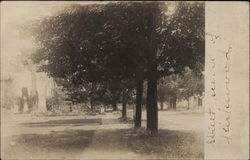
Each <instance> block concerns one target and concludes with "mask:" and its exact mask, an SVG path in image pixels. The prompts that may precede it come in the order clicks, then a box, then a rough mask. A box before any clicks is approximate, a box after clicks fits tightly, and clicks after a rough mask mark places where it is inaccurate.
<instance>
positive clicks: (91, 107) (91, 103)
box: [90, 97, 94, 111]
mask: <svg viewBox="0 0 250 160" xmlns="http://www.w3.org/2000/svg"><path fill="white" fill-rule="evenodd" d="M90 109H91V111H94V104H93V99H92V97H90Z"/></svg>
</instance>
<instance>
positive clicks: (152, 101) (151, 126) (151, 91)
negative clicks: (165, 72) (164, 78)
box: [147, 75, 158, 135]
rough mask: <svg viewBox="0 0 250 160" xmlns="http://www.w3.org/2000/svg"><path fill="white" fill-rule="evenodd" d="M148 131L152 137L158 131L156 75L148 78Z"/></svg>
mask: <svg viewBox="0 0 250 160" xmlns="http://www.w3.org/2000/svg"><path fill="white" fill-rule="evenodd" d="M147 130H148V131H149V133H150V134H151V135H154V134H156V133H157V131H158V108H157V79H156V77H155V76H154V75H152V76H150V77H148V91H147Z"/></svg>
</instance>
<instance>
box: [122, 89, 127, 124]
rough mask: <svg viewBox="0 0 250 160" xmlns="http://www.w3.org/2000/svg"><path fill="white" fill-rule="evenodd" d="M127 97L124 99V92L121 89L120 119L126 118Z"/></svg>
mask: <svg viewBox="0 0 250 160" xmlns="http://www.w3.org/2000/svg"><path fill="white" fill-rule="evenodd" d="M126 105H127V97H126V91H125V89H123V91H122V119H126V118H127V108H126V107H127V106H126Z"/></svg>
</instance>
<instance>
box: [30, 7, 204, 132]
mask: <svg viewBox="0 0 250 160" xmlns="http://www.w3.org/2000/svg"><path fill="white" fill-rule="evenodd" d="M167 7H168V4H167V3H165V2H135V3H129V2H121V3H109V4H107V5H91V6H88V5H87V6H81V5H73V6H71V7H69V8H66V9H65V10H64V11H63V12H62V13H59V14H57V15H55V16H52V17H48V18H46V19H44V20H42V21H39V23H38V25H34V26H38V27H35V28H34V29H33V31H34V32H33V35H34V37H35V39H36V41H37V42H38V44H39V46H40V49H39V50H38V51H37V53H38V54H39V56H36V58H38V59H40V60H43V61H44V62H45V63H44V64H43V65H42V69H43V70H44V71H46V72H48V73H49V75H51V76H52V77H58V78H63V79H65V80H67V81H69V82H71V83H72V84H74V85H75V86H81V85H83V84H85V83H86V84H89V83H90V84H102V83H104V82H109V81H111V82H112V83H113V84H116V85H114V88H116V87H117V88H120V89H121V90H119V91H120V92H122V91H124V90H123V89H125V88H128V86H127V84H129V83H128V82H130V81H132V82H135V83H134V84H135V85H134V86H135V88H136V117H135V127H140V125H141V122H140V121H141V103H142V95H143V94H142V92H143V81H144V79H146V80H147V100H146V101H147V130H148V131H149V133H151V134H152V135H154V134H155V133H157V130H158V113H157V82H158V80H159V79H160V78H161V77H162V76H168V75H171V74H178V73H181V72H183V70H184V68H185V67H186V66H189V67H190V68H191V69H194V68H198V69H197V73H198V72H199V69H200V68H201V67H197V66H198V65H199V64H202V63H203V58H204V52H203V51H204V5H203V4H202V3H186V2H185V3H184V2H183V3H178V5H177V7H176V10H175V12H174V14H173V15H169V14H166V12H167ZM194 24H195V25H194ZM36 58H35V59H36ZM122 81H125V84H126V85H120V84H121V82H122ZM111 88H112V87H111ZM132 88H133V87H132ZM111 90H112V89H111ZM123 93H125V92H123ZM112 95H115V94H114V93H113V94H112ZM124 100H126V98H125V97H124ZM115 103H116V102H115V101H114V106H115ZM124 106H125V105H124Z"/></svg>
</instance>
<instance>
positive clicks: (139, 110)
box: [135, 78, 143, 128]
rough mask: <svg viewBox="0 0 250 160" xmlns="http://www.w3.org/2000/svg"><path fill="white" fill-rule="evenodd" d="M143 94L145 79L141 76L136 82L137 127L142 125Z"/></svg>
mask: <svg viewBox="0 0 250 160" xmlns="http://www.w3.org/2000/svg"><path fill="white" fill-rule="evenodd" d="M142 96H143V79H142V78H140V79H139V80H138V81H137V83H136V107H135V128H140V127H141V114H142Z"/></svg>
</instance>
